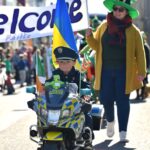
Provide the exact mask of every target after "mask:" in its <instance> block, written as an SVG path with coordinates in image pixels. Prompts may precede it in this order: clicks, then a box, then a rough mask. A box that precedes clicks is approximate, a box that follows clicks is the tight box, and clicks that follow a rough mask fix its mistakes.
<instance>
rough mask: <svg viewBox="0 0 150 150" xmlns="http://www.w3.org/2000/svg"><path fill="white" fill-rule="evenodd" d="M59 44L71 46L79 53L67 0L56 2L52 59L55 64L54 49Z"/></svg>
mask: <svg viewBox="0 0 150 150" xmlns="http://www.w3.org/2000/svg"><path fill="white" fill-rule="evenodd" d="M59 46H64V47H68V48H71V49H73V50H74V51H76V53H78V50H77V47H76V42H75V38H74V34H73V30H72V26H71V21H70V17H69V14H68V9H67V5H66V3H65V0H57V4H56V10H55V19H54V27H53V48H52V59H53V63H54V64H55V62H56V58H55V56H54V53H53V52H54V49H55V48H57V47H59ZM76 68H77V69H80V60H79V59H78V61H77V64H76Z"/></svg>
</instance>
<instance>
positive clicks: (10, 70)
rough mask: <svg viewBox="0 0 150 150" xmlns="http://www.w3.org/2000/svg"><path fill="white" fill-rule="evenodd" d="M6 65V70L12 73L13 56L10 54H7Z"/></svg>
mask: <svg viewBox="0 0 150 150" xmlns="http://www.w3.org/2000/svg"><path fill="white" fill-rule="evenodd" d="M4 62H5V65H6V72H7V71H9V72H10V73H12V69H13V67H12V64H11V56H10V54H7V55H6V59H5V61H4Z"/></svg>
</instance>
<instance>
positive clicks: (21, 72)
mask: <svg viewBox="0 0 150 150" xmlns="http://www.w3.org/2000/svg"><path fill="white" fill-rule="evenodd" d="M19 56H20V61H19V62H18V64H17V65H18V69H19V77H20V87H23V86H24V82H25V80H26V63H25V61H24V55H23V54H20V55H19Z"/></svg>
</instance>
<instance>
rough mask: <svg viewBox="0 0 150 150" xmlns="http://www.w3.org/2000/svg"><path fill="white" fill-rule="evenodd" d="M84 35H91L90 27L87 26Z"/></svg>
mask: <svg viewBox="0 0 150 150" xmlns="http://www.w3.org/2000/svg"><path fill="white" fill-rule="evenodd" d="M85 35H86V37H89V36H91V35H92V28H88V29H87V30H86V33H85Z"/></svg>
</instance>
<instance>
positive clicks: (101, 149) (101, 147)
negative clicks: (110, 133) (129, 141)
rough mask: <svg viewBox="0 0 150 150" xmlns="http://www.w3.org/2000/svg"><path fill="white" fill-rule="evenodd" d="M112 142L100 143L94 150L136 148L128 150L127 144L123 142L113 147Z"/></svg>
mask: <svg viewBox="0 0 150 150" xmlns="http://www.w3.org/2000/svg"><path fill="white" fill-rule="evenodd" d="M111 141H112V140H105V141H104V142H102V143H99V144H97V145H95V146H94V150H135V149H136V148H127V147H125V146H126V143H121V142H117V143H115V144H113V145H111V146H109V145H110V143H111Z"/></svg>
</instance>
